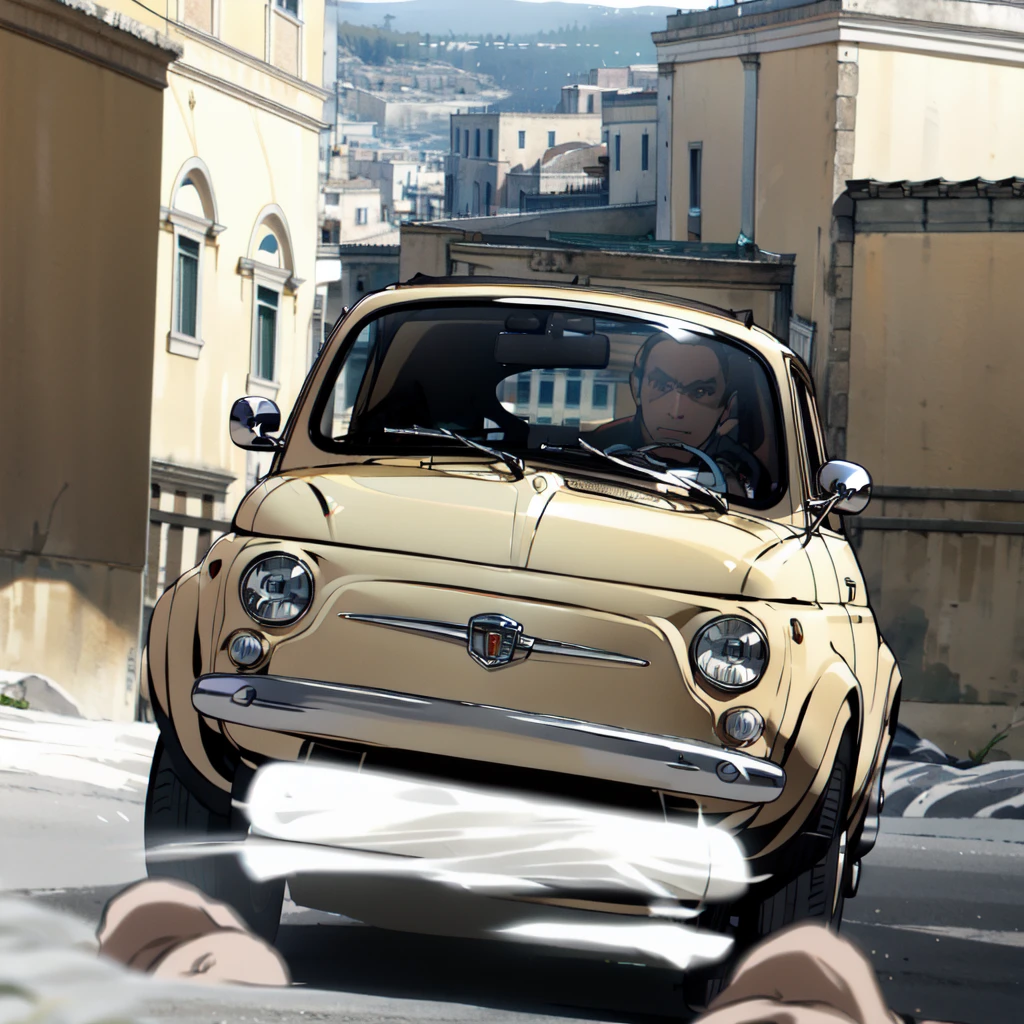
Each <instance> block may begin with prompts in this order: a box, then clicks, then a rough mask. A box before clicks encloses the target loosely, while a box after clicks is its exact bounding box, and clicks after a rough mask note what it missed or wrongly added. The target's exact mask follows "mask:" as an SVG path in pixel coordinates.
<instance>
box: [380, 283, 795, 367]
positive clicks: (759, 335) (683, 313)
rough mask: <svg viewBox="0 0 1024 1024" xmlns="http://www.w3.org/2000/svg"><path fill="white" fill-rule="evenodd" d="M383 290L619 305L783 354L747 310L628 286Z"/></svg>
mask: <svg viewBox="0 0 1024 1024" xmlns="http://www.w3.org/2000/svg"><path fill="white" fill-rule="evenodd" d="M385 291H387V292H389V293H391V294H394V295H399V294H401V296H402V299H403V300H404V301H413V300H414V299H415V298H416V297H417V293H421V292H422V293H423V298H438V299H445V298H453V297H459V298H548V299H552V300H558V301H565V302H576V303H579V302H582V303H586V302H591V303H594V304H595V305H603V306H609V305H613V306H620V307H622V308H623V309H624V311H632V312H634V313H644V314H654V315H661V316H671V317H675V318H679V319H685V320H690V321H691V322H693V323H696V324H700V325H701V326H704V327H708V328H711V329H712V330H717V331H721V332H722V333H724V334H727V335H729V336H731V337H734V338H738V339H740V340H741V341H744V342H746V343H747V344H749V345H751V346H753V347H754V348H756V349H758V350H759V351H761V352H765V353H767V352H772V353H778V352H787V353H788V352H789V349H788V348H787V347H786V346H785V345H784V344H783V343H782V342H780V341H779V340H778V339H776V338H775V337H773V336H772V335H771V334H769V333H768V332H767V331H764V330H762V329H761V328H759V327H757V326H755V325H754V321H753V315H752V313H751V312H750V311H749V310H746V311H742V312H737V311H733V310H728V309H723V308H721V307H718V306H713V305H710V304H708V303H704V302H698V301H694V300H690V299H683V298H677V297H676V296H672V295H665V294H662V293H658V292H648V291H641V290H639V289H633V288H618V287H614V288H613V287H608V286H604V285H591V284H586V285H583V284H576V283H569V282H567V283H561V282H551V281H530V280H524V279H522V278H514V277H485V276H483V275H473V276H472V277H430V276H427V275H425V274H416V275H415V276H414V277H412V278H410V279H409V280H408V281H404V282H402V283H401V284H396V285H390V286H388V288H387V289H385ZM377 294H380V293H377ZM616 299H617V300H619V301H615V300H616ZM610 300H611V301H610ZM622 300H632V301H622Z"/></svg>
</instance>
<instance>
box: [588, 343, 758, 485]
mask: <svg viewBox="0 0 1024 1024" xmlns="http://www.w3.org/2000/svg"><path fill="white" fill-rule="evenodd" d="M729 362H730V353H729V350H728V348H727V347H726V346H725V345H723V344H721V343H719V342H715V341H712V340H710V339H705V338H702V337H699V336H696V335H687V336H685V337H684V338H683V339H677V338H675V337H673V336H672V335H670V334H666V333H663V332H659V333H657V334H652V335H651V336H650V337H649V338H648V339H647V340H646V341H645V342H644V343H643V345H641V346H640V348H639V350H638V351H637V354H636V358H635V359H634V361H633V369H632V372H631V373H630V381H629V382H630V390H631V392H632V395H633V401H634V402H635V403H636V412H635V413H634V414H633V415H632V416H628V417H624V418H623V419H619V420H613V421H612V422H610V423H606V424H604V425H603V426H600V427H598V428H596V429H595V430H593V431H591V432H590V436H589V438H588V440H589V441H590V443H592V444H595V445H597V446H598V447H600V448H603V449H604V450H605V451H606V452H607V451H609V449H617V448H618V446H623V447H625V448H628V449H630V450H631V451H638V450H645V451H646V452H647V454H648V455H650V456H654V457H655V458H657V459H659V460H662V461H663V462H665V463H667V464H668V467H669V468H670V469H676V468H690V469H696V470H698V472H699V474H700V479H701V481H703V480H704V479H705V478H707V477H708V476H709V472H708V471H709V465H708V463H707V461H706V460H705V459H703V458H700V457H699V456H698V455H696V454H694V453H693V452H689V451H687V450H686V448H685V447H682V446H684V445H685V446H687V447H689V448H691V449H697V450H699V451H700V452H703V453H704V455H705V456H707V458H708V459H710V460H712V461H713V462H714V464H715V465H716V466H717V467H718V469H719V470H720V472H721V476H722V477H723V478H724V481H725V485H726V492H727V493H729V494H733V495H737V496H745V497H747V498H757V497H758V496H759V491H760V490H761V488H762V484H763V481H764V480H765V478H766V472H765V468H764V466H762V465H761V462H760V461H759V460H758V458H757V457H756V456H755V455H753V454H752V452H751V451H750V448H748V447H747V446H745V445H744V443H743V441H744V440H745V439H746V438H744V437H743V434H744V433H746V434H748V435H749V434H751V433H752V432H753V431H754V428H755V427H756V426H758V425H759V422H758V423H755V422H753V420H758V419H759V417H758V414H759V412H760V409H759V403H758V402H757V399H756V398H754V403H753V405H754V409H750V408H749V407H748V408H746V409H745V408H744V402H743V396H742V395H741V393H740V389H739V388H738V387H737V385H736V382H735V381H733V380H732V379H731V377H732V375H731V374H730V366H729ZM755 410H756V411H755ZM751 413H753V415H751ZM745 414H746V415H745ZM744 421H746V422H744ZM744 428H745V429H744ZM760 433H762V434H763V428H762V429H761V431H760ZM659 443H660V444H661V445H662V446H661V447H659ZM611 454H621V453H620V452H619V451H618V450H616V451H613V452H611ZM711 486H715V485H713V484H711ZM716 489H718V490H721V484H720V482H719V484H718V486H717V487H716Z"/></svg>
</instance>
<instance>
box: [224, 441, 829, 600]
mask: <svg viewBox="0 0 1024 1024" xmlns="http://www.w3.org/2000/svg"><path fill="white" fill-rule="evenodd" d="M573 483H574V481H572V480H570V481H566V479H565V478H564V477H562V476H560V475H558V474H555V473H551V472H543V473H533V472H530V473H528V474H527V477H526V479H524V480H520V481H513V480H512V479H511V478H510V477H509V476H508V475H507V474H504V473H502V474H497V473H494V472H493V471H488V472H481V470H480V463H479V462H477V463H475V464H473V463H467V464H463V465H461V466H448V467H445V468H444V469H439V468H423V467H421V466H420V465H419V462H418V461H416V462H412V461H408V462H405V463H399V464H394V463H390V464H384V465H380V464H375V465H365V464H355V465H349V466H345V467H336V468H332V469H329V470H310V471H308V472H304V473H301V474H300V473H290V474H285V475H280V476H275V477H272V478H270V479H268V480H267V481H265V482H264V483H263V484H261V485H260V486H259V487H257V488H255V489H254V490H253V491H252V492H250V493H249V495H247V496H246V498H245V499H244V500H243V502H242V504H241V505H240V506H239V509H238V513H237V515H236V517H235V525H236V527H237V528H238V529H240V530H244V531H246V532H251V533H256V534H260V535H263V536H273V537H281V538H291V539H297V540H307V541H310V542H314V543H316V542H323V543H329V544H343V545H345V544H347V545H353V546H357V547H360V548H379V549H381V550H385V551H395V552H407V553H409V554H416V555H425V556H429V557H434V558H447V559H455V560H458V561H463V562H467V561H468V562H476V563H480V564H485V565H494V566H501V567H511V568H523V569H530V570H534V571H539V572H549V573H557V574H560V575H567V576H576V577H582V578H586V579H600V580H607V581H612V582H619V583H627V584H633V585H637V586H647V587H657V588H662V589H666V590H673V591H684V592H689V593H704V594H718V595H722V596H735V597H756V598H764V599H769V600H805V601H813V600H815V593H814V581H813V576H812V574H811V570H810V564H809V561H808V559H807V556H806V552H805V551H804V549H803V548H802V547H801V545H800V541H799V538H798V537H796V536H795V534H794V533H793V531H792V530H790V529H788V528H787V527H785V526H781V525H779V524H775V523H771V522H769V521H768V520H764V519H759V518H757V517H755V516H751V515H749V514H746V513H740V512H736V511H733V510H731V511H730V512H729V513H725V514H721V513H718V512H717V511H714V510H712V509H707V508H703V507H701V506H690V505H685V506H680V508H682V509H683V510H682V511H679V510H673V509H669V508H659V507H651V506H650V505H648V504H641V503H640V502H643V501H649V500H651V499H650V497H649V496H647V495H645V493H643V492H630V491H629V487H628V484H622V485H620V486H619V488H618V489H619V491H620V496H619V497H611V496H608V495H607V494H601V493H593V492H588V491H585V490H577V489H574V488H573V486H572V485H573ZM622 493H625V494H626V495H628V494H630V493H632V494H634V496H635V497H636V499H637V500H623V497H622V496H621V495H622ZM653 500H655V501H656V500H657V499H653Z"/></svg>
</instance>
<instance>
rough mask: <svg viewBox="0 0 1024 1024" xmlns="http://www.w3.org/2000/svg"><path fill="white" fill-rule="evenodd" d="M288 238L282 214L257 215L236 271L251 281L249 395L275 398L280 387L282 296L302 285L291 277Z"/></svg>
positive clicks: (268, 210)
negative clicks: (247, 248)
mask: <svg viewBox="0 0 1024 1024" xmlns="http://www.w3.org/2000/svg"><path fill="white" fill-rule="evenodd" d="M292 251H293V250H292V243H291V234H290V233H289V231H288V222H287V220H286V219H285V215H284V211H283V210H282V209H281V208H280V207H279V206H267V207H264V209H263V210H262V211H260V215H259V217H257V219H256V226H255V227H254V228H253V232H252V236H251V238H250V239H249V253H248V256H247V257H246V258H244V259H242V260H240V261H239V271H240V272H241V273H242V274H244V275H245V276H247V277H250V276H251V277H252V284H253V288H252V355H251V361H250V369H249V378H248V381H247V386H248V390H249V393H250V394H256V395H264V396H265V397H267V398H275V397H276V396H277V392H278V388H279V387H280V383H281V335H282V332H283V331H284V330H285V329H286V327H287V326H289V325H288V324H286V305H285V301H284V298H285V293H286V292H294V291H295V290H296V289H297V288H298V287H299V285H300V284H301V283H302V282H301V280H300V279H299V278H297V277H295V274H294V264H293V259H292Z"/></svg>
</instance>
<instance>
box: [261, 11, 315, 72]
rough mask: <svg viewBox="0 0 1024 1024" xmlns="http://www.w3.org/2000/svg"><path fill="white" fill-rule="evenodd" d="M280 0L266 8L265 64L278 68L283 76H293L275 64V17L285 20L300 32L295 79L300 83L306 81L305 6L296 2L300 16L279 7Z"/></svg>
mask: <svg viewBox="0 0 1024 1024" xmlns="http://www.w3.org/2000/svg"><path fill="white" fill-rule="evenodd" d="M279 2H280V0H273V2H272V3H268V4H267V6H266V32H265V36H266V46H265V48H264V62H265V63H267V64H269V65H270V66H271V67H273V68H277V70H278V71H279V72H281V74H285V75H288V74H291V72H290V71H287V70H285V69H284V68H281V67H278V66H277V65H276V64H275V63H274V39H273V36H274V25H275V21H274V17H275V15H277V16H279V17H281V18H284V19H285V21H288V22H291V24H293V25H295V26H296V28H298V30H299V43H298V52H297V53H296V55H295V64H296V68H295V75H294V76H293V77H294V78H298V79H299V80H300V81H306V77H305V70H306V21H305V17H304V15H305V10H304V7H305V4H304V3H303V0H296V4H297V8H298V14H292V13H291V11H288V10H285V8H283V7H279V6H278V3H279Z"/></svg>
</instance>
